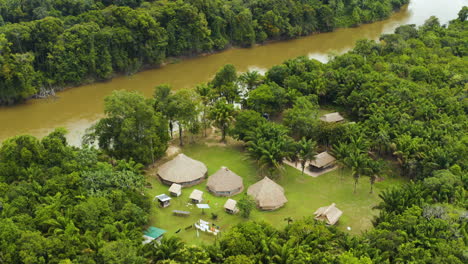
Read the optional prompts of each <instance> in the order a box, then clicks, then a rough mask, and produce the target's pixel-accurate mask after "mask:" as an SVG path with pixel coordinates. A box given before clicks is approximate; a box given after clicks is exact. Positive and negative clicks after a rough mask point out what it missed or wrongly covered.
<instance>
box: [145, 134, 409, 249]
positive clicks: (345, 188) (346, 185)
mask: <svg viewBox="0 0 468 264" xmlns="http://www.w3.org/2000/svg"><path fill="white" fill-rule="evenodd" d="M182 152H183V153H185V154H186V155H187V156H189V157H192V158H194V159H197V160H200V161H202V162H204V163H205V164H206V166H207V167H208V175H211V174H213V173H214V172H216V171H217V170H218V169H219V168H220V167H221V166H226V167H228V168H229V169H231V170H232V171H234V172H235V173H237V174H238V175H240V176H241V177H243V179H244V186H245V189H244V193H245V192H246V191H247V188H248V187H249V186H250V185H251V184H253V183H255V182H256V181H258V180H260V179H261V178H262V177H261V176H260V174H259V172H258V171H257V166H256V164H255V163H254V162H252V161H251V160H249V159H248V158H247V156H246V155H245V153H244V152H243V150H242V147H241V146H239V145H236V146H230V145H228V146H225V147H223V146H213V145H211V146H207V145H205V144H202V143H200V144H192V145H188V146H186V147H184V148H183V149H182ZM155 171H156V170H150V171H149V172H148V182H150V183H151V185H152V188H148V189H147V190H146V194H147V195H148V196H150V197H154V196H155V195H158V194H162V193H166V194H168V191H167V190H168V188H169V186H166V185H163V184H162V183H160V182H159V181H158V179H157V178H156V176H155ZM277 182H278V183H279V184H280V185H282V186H283V187H284V189H285V194H286V197H287V198H288V200H289V202H288V203H287V204H286V205H285V206H284V207H283V208H281V209H278V210H276V211H272V212H264V211H259V210H254V212H253V213H252V215H251V217H250V219H248V220H246V219H243V218H242V217H241V216H240V215H229V214H227V213H225V212H224V210H223V205H224V203H225V202H226V200H227V199H228V198H226V197H215V196H213V195H211V194H210V193H209V192H208V191H207V189H206V181H204V182H203V183H201V184H199V185H197V186H194V187H190V188H184V189H182V195H181V196H180V197H177V198H173V199H172V201H171V205H170V206H169V207H167V208H160V207H159V206H158V204H157V202H154V206H153V207H152V210H151V216H150V223H151V225H153V226H156V227H160V228H163V229H165V230H167V231H168V234H169V235H177V236H180V237H181V238H182V239H183V240H184V241H186V242H188V243H191V244H201V243H209V242H212V241H215V238H214V237H213V236H212V235H210V234H205V233H203V232H199V236H197V231H196V230H195V229H194V228H190V229H187V230H185V228H186V227H189V226H191V225H193V224H194V223H195V222H196V221H197V220H198V219H203V220H205V221H209V222H214V223H215V224H216V225H218V226H220V227H221V232H222V231H226V230H228V229H229V227H231V226H233V225H235V224H237V223H240V222H243V221H251V220H263V221H266V222H269V223H271V224H272V225H274V226H276V227H278V228H282V227H283V226H285V225H287V222H286V221H285V220H284V219H285V218H287V217H292V218H293V219H301V218H302V217H304V216H311V215H313V212H314V211H315V210H316V209H317V208H319V207H321V206H326V205H329V204H331V203H333V202H334V203H336V205H337V207H338V208H340V209H341V210H342V211H343V216H342V217H341V219H340V221H339V222H338V224H337V226H338V228H340V229H341V230H343V231H345V232H350V233H352V234H357V233H361V232H362V231H365V230H367V229H369V228H371V226H372V224H371V219H372V218H373V216H374V215H376V214H378V212H377V211H376V210H373V209H372V207H374V206H375V205H376V204H377V203H378V202H379V198H378V193H379V192H380V191H382V190H383V189H385V188H387V187H389V186H391V185H395V184H401V183H402V182H403V181H402V180H401V179H395V178H388V177H387V178H386V179H385V180H384V181H382V182H378V183H376V184H375V186H374V194H370V193H369V190H370V184H369V178H367V177H363V178H361V179H360V181H359V184H358V190H357V193H356V194H353V179H352V177H351V175H350V173H349V171H346V170H345V171H342V170H339V169H337V170H334V171H331V172H329V173H326V174H324V175H321V176H319V177H317V178H313V177H310V176H308V175H301V173H300V171H298V170H296V169H294V168H292V167H290V166H287V165H286V166H285V171H284V172H283V175H282V176H281V177H280V178H279V179H277ZM194 189H199V190H201V191H203V192H204V196H203V198H204V200H205V202H208V203H209V205H210V207H211V209H208V210H205V214H202V211H201V209H198V208H196V207H195V206H192V205H189V204H188V202H189V199H188V197H189V195H190V193H191V192H192V190H194ZM244 193H241V194H238V195H236V196H234V197H231V198H232V199H235V200H239V199H240V198H241V197H242V195H244ZM172 210H183V211H190V212H191V215H190V216H189V217H179V216H174V215H172ZM211 213H216V214H218V219H217V220H212V219H211ZM348 226H349V227H351V231H348V230H347V227H348ZM179 229H180V231H179V232H178V233H177V234H176V233H175V232H176V231H178V230H179ZM221 235H222V233H221Z"/></svg>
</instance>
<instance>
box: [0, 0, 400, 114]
mask: <svg viewBox="0 0 468 264" xmlns="http://www.w3.org/2000/svg"><path fill="white" fill-rule="evenodd" d="M407 2H408V0H378V1H370V0H329V1H320V0H303V1H292V0H280V1H278V0H242V1H241V0H236V1H229V0H185V1H182V0H177V1H160V0H158V1H141V0H119V1H108V0H99V1H98V0H45V1H43V0H41V1H39V0H31V1H21V0H1V1H0V22H1V23H0V25H1V26H0V51H1V57H0V66H1V67H0V68H1V71H0V105H1V104H13V103H16V102H19V101H21V100H24V99H26V98H29V97H31V96H33V95H47V94H50V93H51V92H53V91H54V90H56V89H60V88H62V87H65V86H73V85H79V84H83V83H88V82H92V81H97V80H108V79H110V78H112V77H113V76H114V75H115V74H130V73H134V72H136V71H138V70H140V69H142V68H143V67H152V66H158V65H160V64H161V63H163V62H164V61H165V59H166V58H168V57H174V56H185V55H195V54H199V53H203V52H212V51H217V50H222V49H225V48H227V47H229V46H231V45H236V46H251V45H253V44H254V43H262V42H264V41H266V40H277V39H290V38H295V37H298V36H304V35H309V34H312V33H317V32H328V31H332V30H333V29H334V28H337V27H349V26H356V25H359V24H362V23H369V22H372V21H376V20H381V19H384V18H387V17H388V16H389V15H390V14H391V13H392V11H393V10H395V9H398V8H399V7H401V6H402V5H403V4H406V3H407Z"/></svg>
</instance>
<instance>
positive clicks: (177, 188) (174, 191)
mask: <svg viewBox="0 0 468 264" xmlns="http://www.w3.org/2000/svg"><path fill="white" fill-rule="evenodd" d="M169 194H171V195H172V196H175V197H179V196H180V195H181V194H182V185H180V184H177V183H173V184H172V185H171V187H170V188H169Z"/></svg>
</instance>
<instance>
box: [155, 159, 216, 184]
mask: <svg viewBox="0 0 468 264" xmlns="http://www.w3.org/2000/svg"><path fill="white" fill-rule="evenodd" d="M207 171H208V169H207V168H206V166H205V164H203V163H202V162H200V161H197V160H194V159H191V158H189V157H187V156H185V155H184V154H179V155H177V157H175V158H174V159H172V160H171V161H168V162H166V163H164V164H163V165H161V166H160V167H159V169H158V176H159V177H160V178H161V181H162V182H163V183H164V184H167V185H172V184H173V183H177V184H180V185H182V187H187V186H193V185H196V184H199V183H200V182H201V181H203V179H204V178H205V177H206V172H207Z"/></svg>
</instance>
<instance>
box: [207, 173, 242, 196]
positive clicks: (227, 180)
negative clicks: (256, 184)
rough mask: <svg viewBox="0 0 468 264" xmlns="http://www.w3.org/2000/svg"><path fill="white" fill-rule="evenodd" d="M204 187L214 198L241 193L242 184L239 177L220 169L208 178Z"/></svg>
mask: <svg viewBox="0 0 468 264" xmlns="http://www.w3.org/2000/svg"><path fill="white" fill-rule="evenodd" d="M206 187H207V188H208V190H209V191H210V192H211V193H213V194H214V195H216V196H232V195H236V194H238V193H240V192H242V190H243V189H244V183H243V180H242V178H241V177H240V176H239V175H237V174H235V173H234V172H232V171H231V170H229V169H228V168H226V167H222V168H221V169H219V170H218V171H217V172H215V173H214V174H213V175H211V176H210V177H209V178H208V183H207V185H206Z"/></svg>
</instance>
